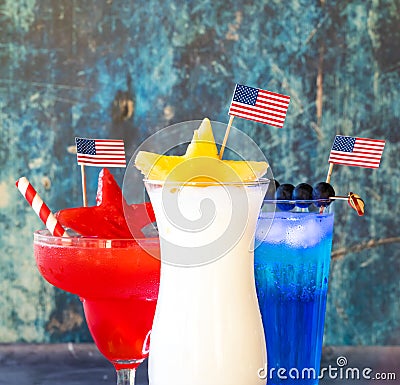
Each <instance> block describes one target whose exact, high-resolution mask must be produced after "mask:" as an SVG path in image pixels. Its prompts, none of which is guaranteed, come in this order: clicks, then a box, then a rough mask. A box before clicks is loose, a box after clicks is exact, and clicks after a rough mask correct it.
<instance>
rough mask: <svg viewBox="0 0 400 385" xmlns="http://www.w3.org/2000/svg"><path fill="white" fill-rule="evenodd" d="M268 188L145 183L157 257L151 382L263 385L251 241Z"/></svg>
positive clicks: (166, 384)
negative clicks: (158, 279) (154, 221)
mask: <svg viewBox="0 0 400 385" xmlns="http://www.w3.org/2000/svg"><path fill="white" fill-rule="evenodd" d="M267 186H268V183H264V184H250V185H238V184H236V185H235V184H231V185H230V184H228V185H217V184H216V185H201V184H195V185H190V186H183V187H182V186H178V185H173V184H171V183H166V184H165V185H164V186H162V185H160V184H159V185H157V184H156V183H155V182H154V183H152V182H146V188H147V191H148V193H149V195H150V199H151V202H152V204H153V207H154V211H155V214H156V218H157V225H158V230H159V235H160V245H161V259H162V265H161V282H160V291H159V296H158V302H157V309H156V314H155V318H154V322H153V329H152V335H151V344H150V356H149V379H150V384H151V385H189V384H190V385H261V384H262V385H264V383H265V380H261V379H260V378H259V377H258V371H259V369H260V368H263V367H264V366H265V362H266V348H265V340H264V332H263V326H262V322H261V316H260V312H259V309H258V302H257V297H256V292H255V285H254V274H253V238H254V232H255V226H256V221H257V216H258V213H259V209H260V206H261V203H262V199H263V197H264V194H265V190H266V188H267ZM211 201H212V203H211Z"/></svg>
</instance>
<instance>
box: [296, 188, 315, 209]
mask: <svg viewBox="0 0 400 385" xmlns="http://www.w3.org/2000/svg"><path fill="white" fill-rule="evenodd" d="M312 192H313V188H312V186H311V185H309V184H308V183H300V184H298V185H297V186H296V187H295V188H294V190H293V199H294V200H302V201H309V200H311V199H312ZM310 204H311V203H297V204H296V206H297V207H301V208H307V207H308V206H310Z"/></svg>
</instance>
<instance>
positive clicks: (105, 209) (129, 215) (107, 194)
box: [55, 168, 155, 238]
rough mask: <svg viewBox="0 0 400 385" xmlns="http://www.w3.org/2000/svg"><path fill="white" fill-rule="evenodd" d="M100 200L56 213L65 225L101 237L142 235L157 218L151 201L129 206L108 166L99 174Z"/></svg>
mask: <svg viewBox="0 0 400 385" xmlns="http://www.w3.org/2000/svg"><path fill="white" fill-rule="evenodd" d="M96 203H97V206H92V207H76V208H69V209H64V210H60V211H59V212H57V213H56V214H55V216H56V218H57V219H58V221H59V222H60V223H61V224H62V225H63V226H64V227H66V228H70V229H72V230H74V231H76V232H77V233H79V234H81V235H83V236H96V237H99V238H133V237H135V238H140V237H143V233H142V231H141V230H142V228H143V227H145V226H146V225H148V224H149V223H151V222H154V221H155V216H154V212H153V209H152V206H151V204H150V202H145V203H141V204H134V205H128V203H127V202H126V201H125V199H124V197H123V195H122V191H121V188H120V187H119V186H118V184H117V182H116V181H115V179H114V177H113V176H112V174H111V173H110V171H108V169H106V168H104V169H102V170H101V172H100V174H99V179H98V187H97V195H96ZM125 218H126V219H125ZM127 221H128V222H129V224H130V227H129V226H128V224H127ZM131 231H132V232H131Z"/></svg>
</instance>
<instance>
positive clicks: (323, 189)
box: [312, 182, 335, 207]
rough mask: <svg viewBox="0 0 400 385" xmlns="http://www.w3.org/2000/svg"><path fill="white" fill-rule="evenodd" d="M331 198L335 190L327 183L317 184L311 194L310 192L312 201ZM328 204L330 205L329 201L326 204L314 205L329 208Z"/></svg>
mask: <svg viewBox="0 0 400 385" xmlns="http://www.w3.org/2000/svg"><path fill="white" fill-rule="evenodd" d="M333 196H335V190H334V189H333V187H332V186H331V185H330V184H329V183H326V182H319V183H317V184H316V185H315V186H314V188H313V192H312V198H313V200H318V199H328V198H329V197H333ZM330 204H331V201H330V200H329V201H327V202H319V203H315V205H316V206H317V207H321V206H324V207H325V206H329V205H330Z"/></svg>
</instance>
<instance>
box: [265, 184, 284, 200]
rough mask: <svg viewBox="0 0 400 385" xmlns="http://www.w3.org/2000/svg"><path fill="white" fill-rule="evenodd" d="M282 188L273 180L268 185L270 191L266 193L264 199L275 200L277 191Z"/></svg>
mask: <svg viewBox="0 0 400 385" xmlns="http://www.w3.org/2000/svg"><path fill="white" fill-rule="evenodd" d="M279 186H280V183H279V182H278V181H277V180H276V179H271V180H270V182H269V185H268V190H267V192H266V193H265V198H264V199H269V200H271V199H274V197H275V191H276V189H277V188H278V187H279Z"/></svg>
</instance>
